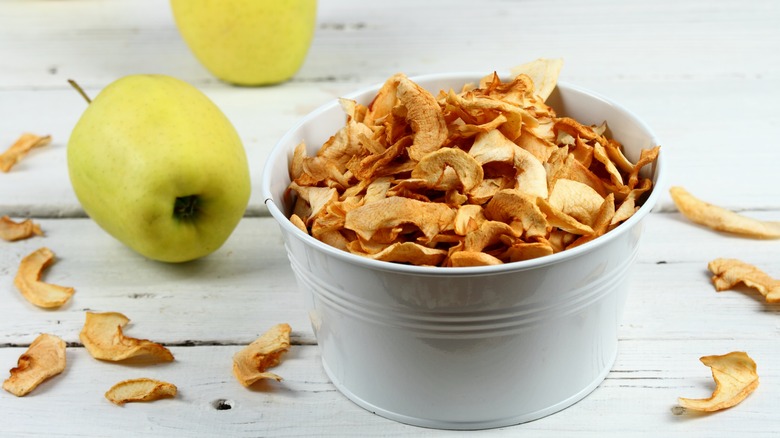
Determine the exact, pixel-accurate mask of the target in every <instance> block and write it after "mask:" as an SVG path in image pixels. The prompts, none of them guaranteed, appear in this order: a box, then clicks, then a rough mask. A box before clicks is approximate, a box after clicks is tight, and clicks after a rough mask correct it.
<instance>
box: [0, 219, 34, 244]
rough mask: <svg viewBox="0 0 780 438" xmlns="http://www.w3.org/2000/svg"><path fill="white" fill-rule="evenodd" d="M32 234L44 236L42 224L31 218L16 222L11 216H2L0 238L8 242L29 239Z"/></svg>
mask: <svg viewBox="0 0 780 438" xmlns="http://www.w3.org/2000/svg"><path fill="white" fill-rule="evenodd" d="M32 236H43V231H41V227H40V225H38V224H36V223H34V222H33V221H32V220H30V219H26V220H24V221H22V222H14V221H13V220H12V219H11V218H10V217H8V216H3V217H0V239H3V240H6V241H8V242H13V241H16V240H22V239H27V238H29V237H32Z"/></svg>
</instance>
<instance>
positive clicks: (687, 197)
mask: <svg viewBox="0 0 780 438" xmlns="http://www.w3.org/2000/svg"><path fill="white" fill-rule="evenodd" d="M669 193H670V194H671V195H672V199H673V200H674V203H675V204H676V205H677V208H678V209H680V213H682V214H683V216H685V217H687V218H688V219H689V220H691V221H692V222H695V223H697V224H699V225H704V226H706V227H709V228H712V229H713V230H716V231H724V232H727V233H734V234H739V235H743V236H746V237H754V238H759V239H778V238H780V222H769V221H760V220H758V219H753V218H749V217H746V216H742V215H741V214H739V213H735V212H733V211H731V210H727V209H725V208H723V207H719V206H717V205H713V204H710V203H707V202H704V201H702V200H700V199H698V198H696V197H695V196H693V195H691V194H690V193H689V192H688V191H687V190H685V189H684V188H682V187H672V188H670V189H669Z"/></svg>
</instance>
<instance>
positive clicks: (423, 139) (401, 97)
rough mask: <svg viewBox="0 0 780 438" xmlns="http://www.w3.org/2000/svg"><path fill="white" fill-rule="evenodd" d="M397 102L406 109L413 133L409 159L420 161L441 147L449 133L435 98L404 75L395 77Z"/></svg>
mask: <svg viewBox="0 0 780 438" xmlns="http://www.w3.org/2000/svg"><path fill="white" fill-rule="evenodd" d="M396 78H397V79H396V80H397V81H398V86H397V89H396V94H397V95H398V101H399V102H400V103H401V104H402V105H403V106H405V107H406V111H407V116H406V117H407V119H408V120H409V124H410V125H411V128H412V131H414V144H413V145H412V146H410V147H409V157H410V158H411V159H413V160H415V161H420V160H421V159H422V157H423V156H425V154H427V153H429V152H433V151H435V150H437V149H439V147H441V145H442V143H444V140H446V139H447V135H448V134H449V131H448V130H447V124H446V122H445V120H444V115H443V114H442V112H441V108H440V107H439V104H438V103H437V102H436V98H435V97H433V95H432V94H431V93H429V92H428V91H427V90H425V89H424V88H422V87H421V86H419V85H417V84H415V83H414V82H412V81H411V80H410V79H409V78H407V77H406V76H405V75H402V74H401V75H396Z"/></svg>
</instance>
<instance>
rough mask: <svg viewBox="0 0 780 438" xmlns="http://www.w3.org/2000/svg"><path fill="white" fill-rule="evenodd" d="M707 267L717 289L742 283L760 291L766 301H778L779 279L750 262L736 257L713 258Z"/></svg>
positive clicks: (779, 299)
mask: <svg viewBox="0 0 780 438" xmlns="http://www.w3.org/2000/svg"><path fill="white" fill-rule="evenodd" d="M707 267H708V268H709V270H710V272H712V274H713V276H712V284H713V285H715V290H717V291H724V290H727V289H731V288H732V287H734V286H736V285H737V284H739V283H743V284H745V286H748V287H752V288H753V289H756V290H758V291H759V292H761V295H763V296H764V298H766V302H767V303H780V280H776V279H774V278H772V277H770V276H769V275H767V273H765V272H764V271H762V270H760V269H758V268H757V267H755V266H753V265H751V264H748V263H745V262H743V261H741V260H736V259H715V260H713V261H711V262H710V263H709V264H708V265H707Z"/></svg>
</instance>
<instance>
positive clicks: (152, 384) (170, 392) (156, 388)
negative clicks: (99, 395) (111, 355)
mask: <svg viewBox="0 0 780 438" xmlns="http://www.w3.org/2000/svg"><path fill="white" fill-rule="evenodd" d="M177 391H178V389H177V388H176V385H174V384H172V383H168V382H163V381H160V380H155V379H149V378H146V377H143V378H140V379H130V380H123V381H121V382H119V383H117V384H116V385H114V386H112V387H111V389H109V390H108V391H106V398H107V399H108V400H109V401H110V402H111V403H114V404H116V405H119V406H122V405H123V404H125V403H128V402H146V401H154V400H159V399H161V398H170V397H176V393H177Z"/></svg>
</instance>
